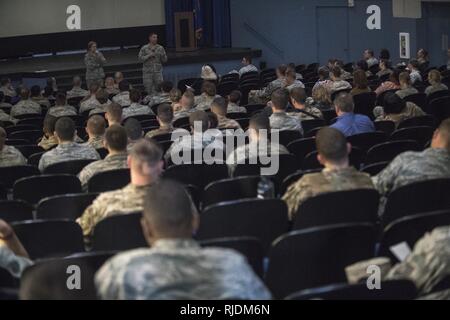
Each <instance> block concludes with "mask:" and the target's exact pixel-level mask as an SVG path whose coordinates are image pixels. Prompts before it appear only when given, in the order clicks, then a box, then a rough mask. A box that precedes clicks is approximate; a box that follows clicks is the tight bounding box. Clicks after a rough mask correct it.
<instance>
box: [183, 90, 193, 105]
mask: <svg viewBox="0 0 450 320" xmlns="http://www.w3.org/2000/svg"><path fill="white" fill-rule="evenodd" d="M183 97H185V98H187V99H188V100H189V102H190V106H191V107H193V106H194V104H195V96H194V93H193V92H192V91H191V90H186V91H185V92H184V93H183Z"/></svg>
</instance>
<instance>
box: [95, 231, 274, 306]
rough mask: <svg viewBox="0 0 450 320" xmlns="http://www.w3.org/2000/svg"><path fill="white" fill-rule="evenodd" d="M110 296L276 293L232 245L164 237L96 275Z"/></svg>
mask: <svg viewBox="0 0 450 320" xmlns="http://www.w3.org/2000/svg"><path fill="white" fill-rule="evenodd" d="M95 283H96V286H97V289H98V292H99V295H100V297H101V298H102V299H107V300H110V299H112V300H179V299H182V300H185V299H186V300H229V299H242V300H255V299H257V300H266V299H270V298H271V295H270V293H269V291H268V290H267V289H266V287H265V286H264V284H263V282H262V281H261V279H259V278H258V277H257V276H256V275H255V274H254V272H253V270H252V269H251V267H250V266H249V265H248V262H247V261H246V259H245V258H244V257H243V256H242V255H241V254H239V253H237V252H236V251H234V250H230V249H222V248H205V249H203V248H202V247H201V246H200V245H198V244H197V243H196V242H195V241H193V240H190V239H164V240H158V241H157V242H156V243H155V244H154V245H153V246H152V248H151V249H150V248H146V249H137V250H133V251H129V252H125V253H122V254H119V255H117V256H115V257H114V258H113V259H111V260H109V261H108V262H107V263H106V264H105V265H104V266H103V267H102V268H101V269H100V271H98V273H97V274H96V276H95Z"/></svg>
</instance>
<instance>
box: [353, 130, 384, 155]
mask: <svg viewBox="0 0 450 320" xmlns="http://www.w3.org/2000/svg"><path fill="white" fill-rule="evenodd" d="M347 140H348V142H349V143H350V144H351V145H352V147H357V148H359V149H361V150H362V151H364V152H367V151H368V150H369V149H370V148H372V147H373V146H376V145H377V144H380V143H383V142H386V140H387V137H386V134H385V133H384V132H380V131H377V132H368V133H361V134H357V135H354V136H351V137H348V138H347Z"/></svg>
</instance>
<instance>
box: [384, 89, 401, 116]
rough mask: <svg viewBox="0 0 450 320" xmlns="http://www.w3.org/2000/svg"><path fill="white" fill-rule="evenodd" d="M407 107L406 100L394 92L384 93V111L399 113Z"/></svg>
mask: <svg viewBox="0 0 450 320" xmlns="http://www.w3.org/2000/svg"><path fill="white" fill-rule="evenodd" d="M405 107H406V102H405V101H404V100H403V99H402V98H400V97H399V96H398V95H396V94H395V93H394V92H387V93H386V94H385V95H384V113H386V114H399V113H401V112H402V110H403V109H405Z"/></svg>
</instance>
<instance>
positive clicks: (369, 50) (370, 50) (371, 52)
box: [366, 49, 374, 57]
mask: <svg viewBox="0 0 450 320" xmlns="http://www.w3.org/2000/svg"><path fill="white" fill-rule="evenodd" d="M366 51H367V53H368V54H369V55H370V56H371V57H373V54H374V53H373V50H372V49H367V50H366Z"/></svg>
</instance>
